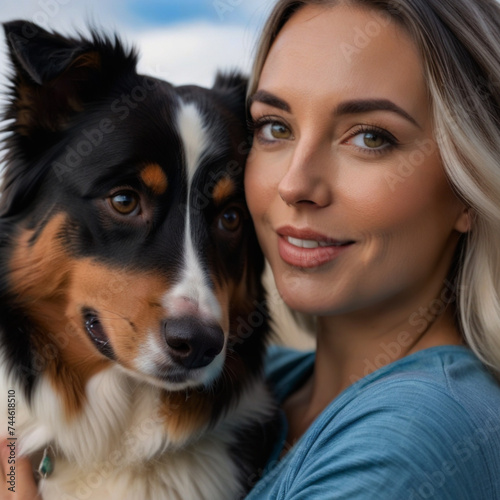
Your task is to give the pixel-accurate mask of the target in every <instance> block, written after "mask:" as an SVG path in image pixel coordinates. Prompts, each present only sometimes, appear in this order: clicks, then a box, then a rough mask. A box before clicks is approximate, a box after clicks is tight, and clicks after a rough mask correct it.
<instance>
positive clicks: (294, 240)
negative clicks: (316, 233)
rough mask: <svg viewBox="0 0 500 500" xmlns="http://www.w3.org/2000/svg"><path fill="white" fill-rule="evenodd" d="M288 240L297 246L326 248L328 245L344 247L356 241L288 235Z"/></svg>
mask: <svg viewBox="0 0 500 500" xmlns="http://www.w3.org/2000/svg"><path fill="white" fill-rule="evenodd" d="M286 240H287V241H288V243H290V245H293V246H294V247H297V248H311V249H314V248H319V247H321V248H326V247H343V246H347V245H350V244H352V243H354V242H353V241H317V240H303V239H300V238H292V237H291V236H286Z"/></svg>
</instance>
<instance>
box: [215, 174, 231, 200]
mask: <svg viewBox="0 0 500 500" xmlns="http://www.w3.org/2000/svg"><path fill="white" fill-rule="evenodd" d="M235 189H236V186H235V185H234V182H233V181H232V179H230V178H229V177H223V178H222V179H221V180H220V181H219V182H217V184H216V185H215V187H214V190H213V193H212V197H213V200H214V203H215V204H216V205H221V204H222V203H223V202H224V201H225V200H226V199H227V198H229V197H230V196H231V195H232V194H233V193H234V191H235Z"/></svg>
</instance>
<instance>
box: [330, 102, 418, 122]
mask: <svg viewBox="0 0 500 500" xmlns="http://www.w3.org/2000/svg"><path fill="white" fill-rule="evenodd" d="M371 111H391V112H393V113H396V114H398V115H399V116H402V117H403V118H405V119H406V120H408V121H409V122H411V123H413V125H415V126H417V127H418V128H420V129H421V128H422V127H421V126H420V124H419V123H418V122H417V120H415V118H413V117H412V116H411V115H410V114H409V113H407V112H406V111H405V110H404V109H402V108H400V107H399V106H398V105H397V104H394V103H393V102H392V101H389V100H388V99H359V100H352V101H344V102H341V103H340V104H339V105H338V106H337V108H336V109H335V112H334V113H335V115H337V116H342V115H352V114H359V113H369V112H371Z"/></svg>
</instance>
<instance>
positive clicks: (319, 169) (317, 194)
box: [278, 139, 335, 207]
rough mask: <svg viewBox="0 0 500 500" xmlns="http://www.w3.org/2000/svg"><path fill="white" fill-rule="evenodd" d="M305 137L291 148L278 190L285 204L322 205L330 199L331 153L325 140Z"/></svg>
mask: <svg viewBox="0 0 500 500" xmlns="http://www.w3.org/2000/svg"><path fill="white" fill-rule="evenodd" d="M306 141H307V140H306V139H304V140H303V141H301V142H302V143H301V142H299V143H298V145H297V147H296V148H295V150H294V152H293V156H292V157H291V159H290V164H289V165H288V169H287V171H286V173H285V174H284V176H283V177H282V178H281V181H280V183H279V185H278V193H279V195H280V197H281V199H282V200H283V201H284V202H285V203H286V204H287V205H293V206H315V207H325V206H328V205H329V204H330V203H331V183H332V180H333V176H334V175H335V174H334V169H333V157H332V154H333V153H331V147H329V145H327V144H318V142H317V141H311V140H310V141H307V142H306Z"/></svg>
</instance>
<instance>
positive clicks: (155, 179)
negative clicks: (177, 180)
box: [141, 163, 168, 195]
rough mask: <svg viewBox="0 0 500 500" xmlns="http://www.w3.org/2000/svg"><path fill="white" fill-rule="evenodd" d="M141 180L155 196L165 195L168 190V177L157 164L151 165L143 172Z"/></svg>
mask: <svg viewBox="0 0 500 500" xmlns="http://www.w3.org/2000/svg"><path fill="white" fill-rule="evenodd" d="M141 179H142V181H143V182H144V184H146V186H147V187H148V188H149V189H151V191H153V193H154V194H158V195H159V194H163V193H165V191H166V190H167V187H168V179H167V176H166V175H165V172H164V171H163V169H162V168H161V167H160V165H157V164H156V163H151V164H149V165H147V166H146V167H145V168H144V169H143V170H142V172H141Z"/></svg>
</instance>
